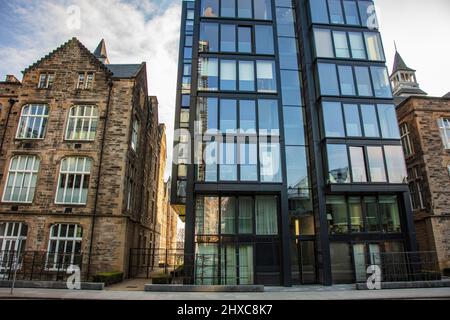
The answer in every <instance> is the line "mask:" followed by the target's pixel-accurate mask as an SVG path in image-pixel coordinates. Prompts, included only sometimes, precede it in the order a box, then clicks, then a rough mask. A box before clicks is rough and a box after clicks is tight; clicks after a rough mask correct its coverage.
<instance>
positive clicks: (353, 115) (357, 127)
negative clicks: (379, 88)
mask: <svg viewBox="0 0 450 320" xmlns="http://www.w3.org/2000/svg"><path fill="white" fill-rule="evenodd" d="M344 115H345V127H346V129H347V136H349V137H361V136H362V130H361V120H360V118H359V108H358V105H356V104H344Z"/></svg>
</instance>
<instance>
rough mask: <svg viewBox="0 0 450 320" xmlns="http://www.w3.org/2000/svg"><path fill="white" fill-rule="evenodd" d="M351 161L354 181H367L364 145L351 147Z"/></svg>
mask: <svg viewBox="0 0 450 320" xmlns="http://www.w3.org/2000/svg"><path fill="white" fill-rule="evenodd" d="M350 161H351V166H352V178H353V179H352V181H353V182H354V183H355V182H356V183H362V182H367V173H366V161H365V159H364V148H363V147H350Z"/></svg>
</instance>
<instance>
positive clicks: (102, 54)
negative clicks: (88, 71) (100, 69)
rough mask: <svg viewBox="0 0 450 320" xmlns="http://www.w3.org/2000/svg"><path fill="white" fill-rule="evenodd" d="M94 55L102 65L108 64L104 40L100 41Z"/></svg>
mask: <svg viewBox="0 0 450 320" xmlns="http://www.w3.org/2000/svg"><path fill="white" fill-rule="evenodd" d="M94 55H95V56H96V57H97V59H98V60H100V61H101V62H103V63H104V64H109V60H108V53H107V52H106V43H105V39H102V41H100V43H99V44H98V47H97V49H95V51H94Z"/></svg>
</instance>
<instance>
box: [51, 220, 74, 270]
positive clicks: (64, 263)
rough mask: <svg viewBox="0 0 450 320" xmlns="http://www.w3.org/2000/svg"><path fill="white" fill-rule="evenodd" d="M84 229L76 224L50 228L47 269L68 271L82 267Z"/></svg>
mask: <svg viewBox="0 0 450 320" xmlns="http://www.w3.org/2000/svg"><path fill="white" fill-rule="evenodd" d="M82 240H83V228H82V227H81V226H79V225H76V224H55V225H52V226H51V228H50V238H49V241H48V254H47V264H46V269H49V270H66V269H67V268H68V267H69V266H70V265H78V266H80V267H81V242H82Z"/></svg>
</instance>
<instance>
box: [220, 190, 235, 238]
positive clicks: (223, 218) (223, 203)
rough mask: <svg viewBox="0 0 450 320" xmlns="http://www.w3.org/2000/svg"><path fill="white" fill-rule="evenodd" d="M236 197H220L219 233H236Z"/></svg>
mask: <svg viewBox="0 0 450 320" xmlns="http://www.w3.org/2000/svg"><path fill="white" fill-rule="evenodd" d="M235 213H236V198H234V197H221V198H220V222H221V223H220V225H221V234H236V228H235V225H236V223H235V221H236V220H235V218H236V216H235Z"/></svg>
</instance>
